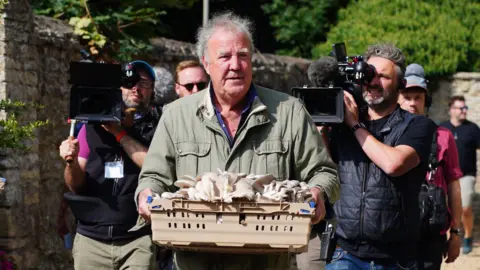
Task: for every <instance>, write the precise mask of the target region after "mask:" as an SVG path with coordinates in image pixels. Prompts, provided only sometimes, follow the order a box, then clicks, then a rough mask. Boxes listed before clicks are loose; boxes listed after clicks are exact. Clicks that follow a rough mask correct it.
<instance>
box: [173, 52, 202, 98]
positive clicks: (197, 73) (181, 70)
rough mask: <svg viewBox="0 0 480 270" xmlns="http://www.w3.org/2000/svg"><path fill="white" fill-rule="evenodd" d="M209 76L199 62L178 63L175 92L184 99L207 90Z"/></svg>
mask: <svg viewBox="0 0 480 270" xmlns="http://www.w3.org/2000/svg"><path fill="white" fill-rule="evenodd" d="M208 81H209V80H208V75H207V73H206V72H205V69H203V67H202V65H201V64H200V62H198V61H197V60H186V61H182V62H180V63H178V65H177V67H176V69H175V91H176V92H177V95H178V97H180V98H182V97H185V96H189V95H191V94H194V93H197V92H199V91H201V90H203V89H205V88H206V87H207V85H208Z"/></svg>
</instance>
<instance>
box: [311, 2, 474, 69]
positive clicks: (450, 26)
mask: <svg viewBox="0 0 480 270" xmlns="http://www.w3.org/2000/svg"><path fill="white" fill-rule="evenodd" d="M479 14H480V3H479V2H478V1H468V0H444V1H437V0H423V1H417V0H368V1H366V0H363V1H362V0H361V1H355V2H352V3H351V4H350V5H349V6H348V7H347V8H345V9H342V10H340V11H339V23H338V25H336V26H335V27H333V28H332V29H331V31H330V32H329V33H328V35H327V42H325V43H323V44H319V45H317V46H316V47H315V48H314V50H313V55H314V56H315V57H319V56H324V55H328V53H329V52H330V51H331V45H332V44H333V43H337V42H345V43H346V45H347V51H348V54H349V55H354V54H363V53H364V52H365V50H366V49H367V47H368V45H371V44H375V43H379V42H389V43H393V44H395V45H396V46H397V47H399V48H400V49H402V51H403V52H404V53H405V55H406V57H407V62H408V64H409V63H414V62H416V63H419V64H421V65H423V66H424V68H425V72H426V73H427V75H429V76H437V75H444V74H451V73H454V72H457V71H473V70H478V69H479V68H480V41H479V39H478V37H479V36H480V16H479Z"/></svg>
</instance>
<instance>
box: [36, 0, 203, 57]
mask: <svg viewBox="0 0 480 270" xmlns="http://www.w3.org/2000/svg"><path fill="white" fill-rule="evenodd" d="M196 1H198V0H144V1H138V0H105V1H92V2H88V1H87V0H35V1H33V0H32V1H31V4H32V6H33V8H34V10H35V12H36V14H39V15H46V16H51V17H53V18H57V19H62V20H65V21H67V22H68V23H69V24H70V25H72V26H73V27H74V29H75V32H74V33H75V34H76V35H78V36H79V38H80V40H81V43H82V44H83V45H85V46H88V47H89V50H90V53H91V54H92V55H94V56H98V55H102V56H103V57H104V58H105V57H107V58H108V57H113V58H116V59H117V60H120V61H125V60H128V59H131V57H132V56H133V55H140V54H145V53H148V51H149V50H150V49H151V48H152V47H151V45H150V44H149V41H148V39H149V38H151V37H152V36H155V35H156V34H159V33H162V29H163V28H164V25H163V24H162V23H161V21H160V18H161V16H162V15H164V14H165V12H164V11H162V9H164V8H166V7H176V8H185V7H190V6H192V5H193V3H195V2H196Z"/></svg>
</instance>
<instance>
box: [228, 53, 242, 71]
mask: <svg viewBox="0 0 480 270" xmlns="http://www.w3.org/2000/svg"><path fill="white" fill-rule="evenodd" d="M230 69H232V70H238V69H240V59H239V58H238V56H236V55H234V56H232V58H230Z"/></svg>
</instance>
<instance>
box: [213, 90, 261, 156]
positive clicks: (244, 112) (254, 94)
mask: <svg viewBox="0 0 480 270" xmlns="http://www.w3.org/2000/svg"><path fill="white" fill-rule="evenodd" d="M209 91H210V98H211V102H212V104H213V108H214V110H215V115H216V116H217V120H218V123H219V124H220V127H221V128H222V130H223V132H224V133H225V135H226V136H227V138H228V141H229V143H230V147H232V146H233V143H234V142H235V138H234V137H232V135H231V134H230V131H229V130H228V128H227V125H225V122H224V121H223V118H222V115H221V114H220V111H219V110H218V109H217V106H216V105H215V102H214V100H213V97H214V95H215V93H214V91H213V85H210V90H209ZM256 97H257V89H255V86H254V85H253V83H252V84H251V85H250V88H249V89H248V93H247V95H246V96H245V98H246V99H247V104H245V108H243V110H242V114H241V118H240V123H238V126H239V127H240V126H241V125H242V124H243V122H245V120H246V119H247V116H248V112H249V111H250V108H251V107H252V104H253V101H254V100H255V98H256Z"/></svg>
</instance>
